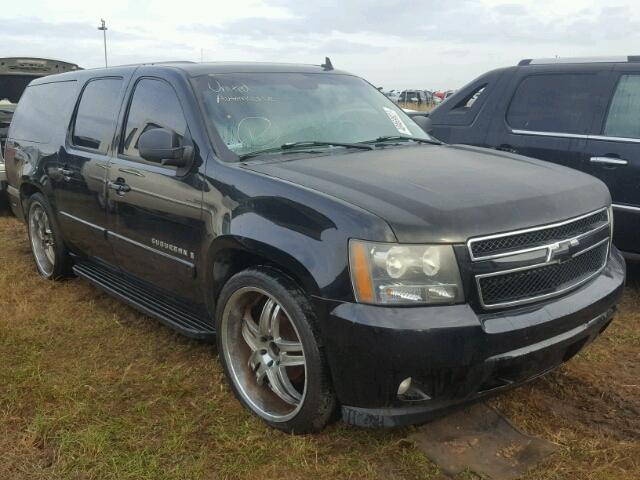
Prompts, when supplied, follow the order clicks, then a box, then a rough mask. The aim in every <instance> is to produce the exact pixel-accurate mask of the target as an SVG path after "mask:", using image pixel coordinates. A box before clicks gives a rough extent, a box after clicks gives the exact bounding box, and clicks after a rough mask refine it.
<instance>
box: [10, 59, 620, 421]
mask: <svg viewBox="0 0 640 480" xmlns="http://www.w3.org/2000/svg"><path fill="white" fill-rule="evenodd" d="M5 154H6V159H7V172H8V177H9V184H10V186H9V192H10V196H11V205H12V208H13V210H14V212H15V213H16V215H18V216H19V217H23V218H24V219H25V221H26V224H27V230H28V234H29V239H30V243H31V248H32V251H33V257H34V259H35V264H36V266H37V269H38V271H39V272H40V274H41V275H42V276H44V277H45V278H49V279H58V278H61V277H63V276H65V275H67V274H70V273H75V274H76V275H78V276H80V277H82V278H84V279H86V280H88V281H90V282H92V283H93V284H95V285H97V286H98V287H101V288H103V289H105V290H106V291H107V292H109V293H111V294H112V295H114V296H115V297H118V298H120V299H122V300H123V301H125V302H128V303H129V304H131V305H133V306H134V307H135V308H138V309H139V310H141V311H142V312H145V313H147V314H149V315H151V316H154V317H156V318H158V319H159V320H161V321H162V322H164V323H165V324H167V325H169V326H171V327H173V328H175V329H176V330H178V331H180V332H182V333H184V334H186V335H189V336H191V337H196V338H202V339H213V338H215V339H216V340H217V346H218V353H219V356H220V359H221V362H222V365H223V367H224V370H225V373H226V375H227V377H228V380H229V383H230V384H231V386H232V388H233V391H234V393H235V394H236V396H237V398H238V399H239V400H240V402H242V404H243V405H245V406H246V407H247V408H248V409H249V410H251V411H252V412H253V413H255V414H256V415H258V416H259V417H261V418H262V419H263V420H264V421H266V422H267V423H268V424H270V425H272V426H274V427H277V428H280V429H283V430H286V431H290V432H296V433H300V432H309V431H317V430H319V429H321V428H322V427H323V426H324V425H325V424H326V423H327V422H328V421H329V419H330V418H332V416H333V412H335V411H336V409H338V408H339V409H340V410H339V411H340V413H341V414H342V418H344V420H346V421H347V422H350V423H354V424H358V425H373V426H394V425H402V424H407V423H416V422H423V421H425V420H427V419H429V418H431V417H432V416H433V415H434V413H435V412H441V411H442V410H443V409H445V408H448V407H451V406H454V405H456V404H459V403H462V402H465V401H471V400H474V399H477V398H480V397H482V396H485V395H488V394H491V393H494V392H498V391H500V390H503V389H505V388H508V387H511V386H514V385H517V384H521V383H522V382H525V381H528V380H531V379H533V378H535V377H537V376H539V375H542V374H544V373H545V372H547V371H549V370H550V369H552V368H554V367H557V366H558V365H560V364H561V363H563V362H565V361H567V360H568V359H569V358H571V357H572V356H573V355H575V354H576V353H577V352H578V351H579V350H580V349H581V348H583V347H584V346H585V345H587V344H588V343H589V342H591V341H592V340H594V339H595V338H596V337H597V336H598V335H599V334H600V333H601V332H602V331H604V330H605V328H606V327H607V326H608V325H609V323H610V322H611V319H612V315H613V314H614V311H615V308H616V304H617V303H618V301H619V299H620V295H621V293H622V289H623V284H624V280H625V265H624V260H623V259H622V257H621V255H620V253H619V252H618V250H617V249H616V248H614V247H612V245H611V229H612V224H611V200H610V197H609V192H608V190H607V188H606V186H605V185H604V184H603V183H602V182H601V181H599V180H597V179H596V178H594V177H592V176H589V175H586V174H584V173H581V172H577V171H575V170H571V169H568V168H566V167H562V166H558V165H554V164H551V163H545V162H541V161H538V160H533V159H530V158H525V157H520V156H517V155H513V154H511V153H507V152H496V151H492V150H488V149H482V148H476V147H470V146H462V145H445V144H441V143H440V142H438V141H436V140H434V139H433V138H431V137H430V136H429V135H428V134H426V133H425V132H424V131H423V130H421V128H420V127H419V126H418V125H417V124H416V123H415V122H414V121H413V120H411V119H410V118H409V117H408V116H407V115H406V114H405V113H404V112H403V111H402V110H401V109H399V108H398V107H397V106H396V105H395V104H394V103H393V102H391V101H390V100H388V99H387V98H386V97H385V96H384V95H383V94H382V93H380V92H379V91H378V90H376V89H375V88H374V87H373V86H371V85H370V84H369V83H367V82H365V81H364V80H362V79H361V78H359V77H357V76H354V75H350V74H348V73H345V72H340V71H337V70H334V69H333V68H332V67H331V65H330V63H329V62H327V64H325V65H323V66H313V65H306V66H305V65H284V64H245V63H210V64H192V63H170V64H147V65H139V66H128V67H114V68H109V69H99V70H87V71H80V72H73V73H65V74H61V75H56V76H52V77H47V78H44V79H40V80H36V81H34V82H32V83H31V85H30V86H29V87H28V88H27V90H26V92H25V94H24V95H23V97H22V99H21V100H20V104H19V106H18V108H17V111H16V114H15V118H14V121H13V123H12V125H11V128H10V131H9V138H8V141H7V145H6V149H5Z"/></svg>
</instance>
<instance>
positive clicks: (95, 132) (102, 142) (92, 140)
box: [72, 78, 122, 153]
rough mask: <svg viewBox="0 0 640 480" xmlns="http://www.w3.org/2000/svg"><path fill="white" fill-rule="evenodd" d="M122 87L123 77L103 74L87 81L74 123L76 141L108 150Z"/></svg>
mask: <svg viewBox="0 0 640 480" xmlns="http://www.w3.org/2000/svg"><path fill="white" fill-rule="evenodd" d="M121 88H122V79H121V78H99V79H97V80H92V81H90V82H89V83H87V86H86V87H85V88H84V90H83V92H82V98H81V99H80V105H79V106H78V113H77V114H76V120H75V125H74V127H73V135H72V141H73V143H74V145H77V146H79V147H85V148H91V149H93V150H98V151H99V152H100V153H106V151H107V150H108V148H109V144H110V143H111V139H112V138H113V132H114V129H115V124H116V116H117V114H118V109H119V107H120V89H121Z"/></svg>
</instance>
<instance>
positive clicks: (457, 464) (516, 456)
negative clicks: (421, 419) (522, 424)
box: [409, 403, 557, 480]
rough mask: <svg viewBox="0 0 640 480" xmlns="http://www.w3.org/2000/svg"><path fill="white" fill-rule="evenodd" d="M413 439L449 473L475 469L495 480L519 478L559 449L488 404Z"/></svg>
mask: <svg viewBox="0 0 640 480" xmlns="http://www.w3.org/2000/svg"><path fill="white" fill-rule="evenodd" d="M409 438H410V439H411V440H413V441H414V442H415V443H416V445H417V446H418V448H419V449H420V450H421V451H423V452H424V453H425V455H426V456H427V457H429V458H430V459H431V460H432V461H433V462H435V463H436V464H437V465H439V466H440V467H441V468H442V469H443V471H444V472H445V473H447V474H448V475H450V476H456V475H460V474H462V473H463V472H466V471H471V472H474V473H477V474H480V475H483V476H486V477H489V478H491V479H493V480H512V479H514V478H518V477H520V476H522V475H524V474H525V473H526V472H527V471H528V470H529V469H531V468H532V467H533V466H535V465H537V464H539V463H540V462H541V461H543V460H544V459H545V458H546V457H548V456H549V455H551V454H553V453H554V452H555V451H556V450H557V447H556V446H555V445H554V444H552V443H550V442H547V441H545V440H542V439H539V438H534V437H530V436H527V435H524V434H522V433H521V432H520V431H519V430H518V429H517V428H515V427H514V426H513V425H512V424H511V423H510V422H509V421H508V420H507V419H506V418H505V417H504V416H502V415H501V414H500V413H499V412H498V411H496V410H495V409H493V408H490V407H488V406H487V405H486V404H484V403H478V404H476V405H472V406H470V407H467V408H465V409H463V410H460V411H458V412H455V413H453V414H451V415H448V416H447V417H444V418H441V419H438V420H436V421H434V422H431V423H429V424H428V425H425V426H423V427H420V428H419V429H418V430H417V431H416V432H415V433H413V434H412V435H411V436H410V437H409Z"/></svg>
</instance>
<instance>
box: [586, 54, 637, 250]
mask: <svg viewBox="0 0 640 480" xmlns="http://www.w3.org/2000/svg"><path fill="white" fill-rule="evenodd" d="M621 68H622V69H623V71H617V72H616V74H615V77H614V79H613V82H612V83H613V88H612V89H611V90H612V92H613V93H612V95H611V97H610V101H609V105H608V109H607V113H606V115H605V116H604V118H603V119H602V120H601V121H600V122H598V123H597V124H596V125H595V126H594V129H593V132H592V135H590V136H589V139H588V140H587V141H586V143H585V148H584V153H583V168H584V170H585V171H586V172H587V173H590V174H591V175H594V176H596V177H598V178H599V179H601V180H602V181H603V182H604V183H606V184H607V186H608V187H609V190H610V192H611V198H612V200H613V207H614V226H615V232H614V243H615V245H616V246H617V247H618V248H620V249H621V250H623V251H626V252H634V253H640V69H637V70H636V71H633V69H629V67H628V66H622V67H621ZM636 68H637V67H636Z"/></svg>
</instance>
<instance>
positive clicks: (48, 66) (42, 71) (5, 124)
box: [0, 57, 80, 196]
mask: <svg viewBox="0 0 640 480" xmlns="http://www.w3.org/2000/svg"><path fill="white" fill-rule="evenodd" d="M79 68H80V67H78V65H76V64H74V63H67V62H60V61H58V60H50V59H47V58H30V57H21V58H13V57H7V58H0V196H1V195H4V193H3V191H4V190H5V188H6V180H7V177H6V173H5V166H4V159H3V158H2V150H3V149H4V142H5V140H6V138H7V131H8V130H9V125H10V124H11V118H12V116H13V112H14V111H15V109H16V105H18V101H19V100H20V97H21V96H22V92H24V89H25V88H27V85H28V84H29V82H30V81H31V80H33V79H35V78H40V77H44V76H45V75H52V74H54V73H62V72H69V71H73V70H78V69H79Z"/></svg>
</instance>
